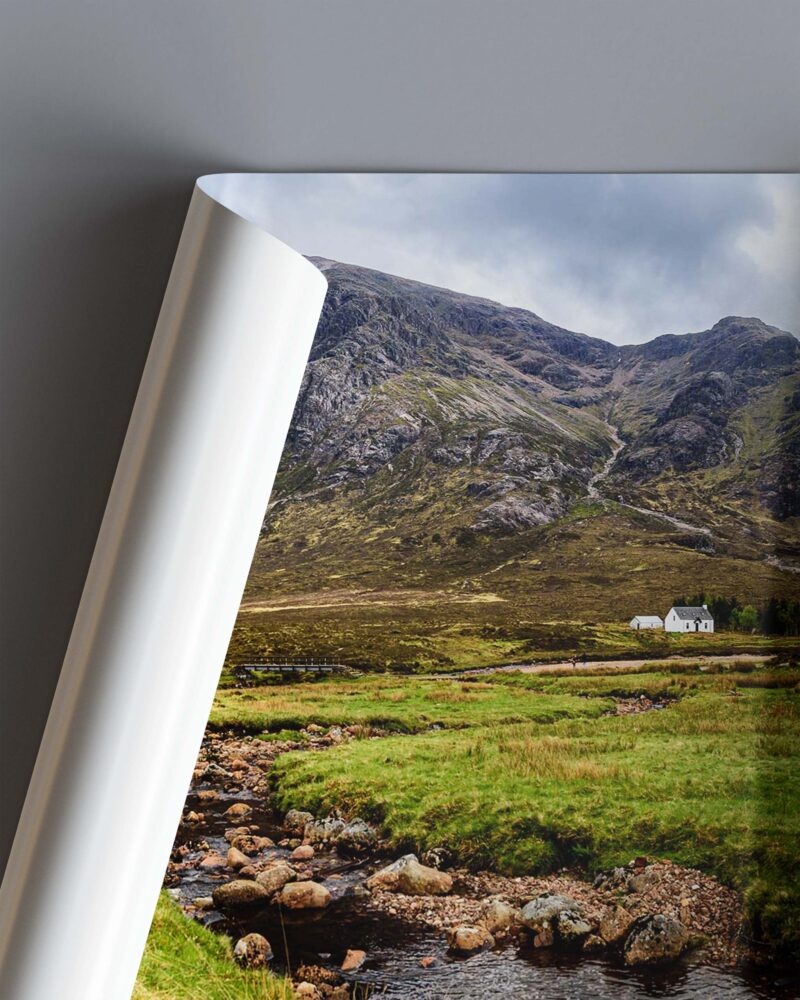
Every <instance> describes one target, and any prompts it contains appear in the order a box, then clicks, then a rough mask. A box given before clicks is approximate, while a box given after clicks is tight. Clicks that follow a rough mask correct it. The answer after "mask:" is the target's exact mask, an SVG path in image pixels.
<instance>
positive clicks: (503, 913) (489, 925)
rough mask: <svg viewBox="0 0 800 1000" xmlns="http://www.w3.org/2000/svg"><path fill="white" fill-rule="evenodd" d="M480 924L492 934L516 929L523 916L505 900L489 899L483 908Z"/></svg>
mask: <svg viewBox="0 0 800 1000" xmlns="http://www.w3.org/2000/svg"><path fill="white" fill-rule="evenodd" d="M479 920H480V923H481V925H482V926H483V927H485V928H486V930H487V931H489V932H491V933H492V934H494V933H496V932H497V931H505V930H508V929H509V928H510V927H514V926H515V925H516V924H519V923H520V921H521V914H520V911H519V909H518V908H517V907H516V906H512V905H511V903H507V902H506V901H505V900H504V899H487V900H486V902H485V903H484V904H483V906H482V907H481V915H480V918H479Z"/></svg>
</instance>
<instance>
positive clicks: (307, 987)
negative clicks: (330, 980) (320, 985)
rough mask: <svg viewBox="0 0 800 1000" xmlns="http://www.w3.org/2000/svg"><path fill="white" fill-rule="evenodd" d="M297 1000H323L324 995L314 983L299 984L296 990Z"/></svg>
mask: <svg viewBox="0 0 800 1000" xmlns="http://www.w3.org/2000/svg"><path fill="white" fill-rule="evenodd" d="M294 995H295V998H296V1000H321V997H322V994H321V993H320V991H319V990H318V989H317V987H316V986H315V985H314V984H313V983H298V984H297V985H296V986H295V988H294Z"/></svg>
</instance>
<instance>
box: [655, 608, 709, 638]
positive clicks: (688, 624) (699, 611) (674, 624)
mask: <svg viewBox="0 0 800 1000" xmlns="http://www.w3.org/2000/svg"><path fill="white" fill-rule="evenodd" d="M664 631H666V632H713V631H714V617H713V615H712V614H711V612H710V611H709V610H708V607H707V606H706V605H705V604H704V605H703V606H702V607H700V608H679V607H675V608H670V609H669V611H668V612H667V617H666V618H665V619H664Z"/></svg>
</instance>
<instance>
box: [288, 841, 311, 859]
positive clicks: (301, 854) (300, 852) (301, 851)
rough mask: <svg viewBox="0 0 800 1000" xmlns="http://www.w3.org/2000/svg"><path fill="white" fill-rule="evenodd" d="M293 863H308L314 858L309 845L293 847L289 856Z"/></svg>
mask: <svg viewBox="0 0 800 1000" xmlns="http://www.w3.org/2000/svg"><path fill="white" fill-rule="evenodd" d="M291 857H292V860H293V861H310V860H311V858H313V857H314V848H313V847H312V846H311V844H301V845H300V846H299V847H295V849H294V850H293V851H292V854H291Z"/></svg>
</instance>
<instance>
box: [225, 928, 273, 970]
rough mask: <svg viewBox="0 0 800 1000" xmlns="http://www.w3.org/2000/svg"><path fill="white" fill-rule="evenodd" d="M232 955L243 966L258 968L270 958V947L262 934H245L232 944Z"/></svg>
mask: <svg viewBox="0 0 800 1000" xmlns="http://www.w3.org/2000/svg"><path fill="white" fill-rule="evenodd" d="M233 957H234V959H235V960H236V961H237V962H238V963H239V965H243V966H245V968H248V969H259V968H262V967H263V966H265V965H266V964H267V962H269V960H270V959H271V958H272V947H271V946H270V943H269V941H267V939H266V938H265V937H264V936H263V934H245V936H244V937H241V938H239V940H238V941H237V942H236V944H235V945H234V946H233Z"/></svg>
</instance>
